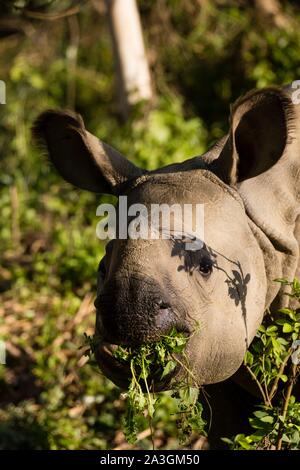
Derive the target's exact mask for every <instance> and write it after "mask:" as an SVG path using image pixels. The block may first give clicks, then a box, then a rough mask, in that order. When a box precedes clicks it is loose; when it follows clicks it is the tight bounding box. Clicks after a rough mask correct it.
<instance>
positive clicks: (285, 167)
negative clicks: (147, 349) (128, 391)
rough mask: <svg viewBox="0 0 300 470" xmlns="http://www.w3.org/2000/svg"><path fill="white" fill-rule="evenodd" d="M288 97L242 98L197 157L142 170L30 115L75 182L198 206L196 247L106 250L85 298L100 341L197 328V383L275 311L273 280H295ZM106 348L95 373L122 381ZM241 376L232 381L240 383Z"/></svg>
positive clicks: (222, 374)
mask: <svg viewBox="0 0 300 470" xmlns="http://www.w3.org/2000/svg"><path fill="white" fill-rule="evenodd" d="M291 93H292V90H291V89H290V88H289V87H286V88H285V89H276V88H268V89H264V90H260V91H253V92H250V93H248V94H247V95H246V96H245V97H243V98H242V99H240V100H238V102H237V103H235V104H234V106H233V107H232V110H231V116H230V129H229V133H228V135H227V136H225V137H224V138H223V139H221V140H220V141H219V142H218V143H217V144H216V145H215V146H214V147H213V148H212V149H210V150H209V151H208V152H207V153H206V154H205V155H203V156H201V157H195V158H193V159H190V160H187V161H185V162H183V163H181V164H174V165H170V166H167V167H164V168H161V169H158V170H155V171H152V172H146V171H145V170H141V169H139V168H137V167H136V166H134V165H133V164H132V163H130V162H129V161H128V160H126V159H125V158H124V157H123V156H121V155H120V154H119V153H118V152H116V151H115V150H114V149H112V148H111V147H109V146H107V145H106V144H104V143H101V142H100V141H99V140H98V139H97V138H96V137H94V136H93V135H92V134H90V133H89V132H88V131H87V130H86V129H85V128H84V124H83V122H82V120H81V118H80V117H79V116H75V115H72V114H71V113H63V112H55V111H48V112H45V113H43V114H42V115H41V116H40V118H39V119H38V120H37V122H36V125H35V129H34V132H35V135H36V136H37V137H38V139H39V140H41V141H42V142H43V143H44V144H45V145H46V147H47V150H48V153H49V156H50V159H51V161H52V162H53V164H54V166H55V167H56V169H57V170H58V171H59V172H60V173H61V175H62V176H63V177H64V178H65V179H66V180H67V181H69V182H70V183H72V184H74V185H75V186H78V187H79V188H83V189H87V190H90V191H94V192H99V193H102V192H104V193H110V194H115V195H117V196H118V195H127V196H128V198H129V200H128V204H130V203H143V204H145V205H146V206H148V205H149V204H151V203H163V202H165V203H169V204H174V203H180V204H183V203H194V204H196V203H203V204H204V208H205V240H204V241H205V246H204V248H203V249H202V250H201V252H198V253H197V252H196V253H194V254H193V255H191V254H187V253H186V252H184V250H182V247H181V246H180V244H178V242H173V241H172V240H114V241H112V242H110V243H109V244H108V246H107V253H106V256H105V258H104V260H102V262H101V264H100V269H99V281H98V292H97V299H96V302H95V305H96V308H97V320H96V332H97V333H98V334H101V336H102V337H103V338H104V340H105V341H106V343H107V345H109V344H111V343H113V344H139V343H141V342H146V341H153V340H156V339H159V338H160V337H161V335H163V334H165V333H167V332H168V331H169V330H170V329H171V328H172V327H173V326H175V327H176V328H177V330H179V331H184V332H187V333H190V332H192V331H193V329H194V327H195V322H198V323H199V324H200V329H199V332H197V334H195V335H194V336H193V337H192V339H191V340H190V341H189V344H188V351H187V352H188V356H189V358H190V364H191V366H192V369H193V374H194V375H195V376H196V378H197V383H198V384H199V385H200V384H201V385H203V384H204V385H207V384H215V383H218V382H222V381H225V380H226V379H228V378H230V377H231V376H233V375H234V374H235V373H236V371H237V370H238V369H239V367H240V366H241V364H242V361H243V357H244V354H245V351H246V350H247V348H248V346H249V345H250V343H251V341H252V340H253V338H254V336H255V333H256V331H257V329H258V327H259V325H260V323H261V321H262V319H263V315H264V312H265V310H266V309H267V308H269V307H271V308H274V309H275V308H278V307H282V306H284V305H286V302H287V300H288V297H287V296H284V295H283V293H284V291H283V289H282V288H280V285H279V284H278V283H275V282H274V279H276V278H282V277H284V278H287V279H290V280H291V279H293V278H294V277H295V275H298V277H300V264H299V242H300V216H299V214H300V203H299V200H300V194H299V188H300V184H299V183H300V129H299V127H300V105H298V106H297V105H294V104H293V103H292V100H291ZM150 151H151V149H149V152H150ZM211 268H212V269H211ZM107 351H108V348H107V347H104V348H102V349H101V350H99V351H98V354H97V357H98V362H99V365H100V368H102V370H103V371H104V372H105V373H106V375H108V376H109V377H110V378H112V379H113V380H114V381H115V382H116V383H117V384H119V385H121V386H122V385H124V384H125V383H126V379H127V376H128V373H127V371H124V370H123V368H122V367H121V366H120V365H119V364H118V363H116V361H115V360H113V359H112V358H111V355H110V354H109V353H108V352H107ZM179 373H180V372H179ZM242 375H243V374H242V373H240V372H239V373H237V374H235V375H234V380H235V381H236V382H239V383H242V384H243V386H244V387H245V379H244V378H243V376H242ZM226 383H227V382H225V384H226ZM168 385H169V384H166V383H165V384H158V385H157V387H158V388H159V387H160V386H161V387H167V386H168ZM214 387H215V388H214ZM226 387H227V388H226ZM230 387H232V385H229V389H230ZM249 387H250V385H249ZM246 388H247V384H246ZM225 389H226V390H228V386H227V385H226V386H225ZM225 389H223V391H224V390H225ZM210 390H212V394H213V397H212V401H213V402H214V401H215V400H214V395H215V391H217V392H216V393H217V395H218V394H219V395H218V396H222V397H223V399H225V398H224V397H225V395H226V393H227V392H226V393H225V392H224V394H223V391H222V388H221V389H220V387H219V385H217V386H212V385H211V386H210ZM228 396H229V399H230V397H233V396H234V392H233V391H232V390H231V389H230V390H229V392H228ZM235 401H236V403H237V402H238V399H236V400H235ZM241 402H243V399H242V400H241ZM217 406H218V405H216V407H217ZM222 406H223V408H224V404H223V405H222ZM225 408H226V406H225ZM230 408H232V407H228V409H230ZM231 412H232V410H231ZM218 413H219V412H218V411H217V412H216V416H217V421H218V419H219V418H218V416H220V413H219V414H218ZM224 416H225V415H224ZM224 419H225V418H224ZM224 419H223V421H224ZM219 421H220V420H219ZM219 421H218V426H219V425H220V422H219ZM225 428H226V426H225ZM229 428H230V426H229ZM226 429H227V428H226ZM228 432H229V430H228Z"/></svg>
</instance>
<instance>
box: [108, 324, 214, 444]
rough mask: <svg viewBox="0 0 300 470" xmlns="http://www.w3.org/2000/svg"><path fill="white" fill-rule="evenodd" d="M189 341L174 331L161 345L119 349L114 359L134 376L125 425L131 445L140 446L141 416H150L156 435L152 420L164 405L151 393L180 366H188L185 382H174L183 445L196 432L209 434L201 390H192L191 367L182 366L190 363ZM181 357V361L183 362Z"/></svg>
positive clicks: (182, 380)
mask: <svg viewBox="0 0 300 470" xmlns="http://www.w3.org/2000/svg"><path fill="white" fill-rule="evenodd" d="M188 339H189V338H188V337H187V336H185V335H184V334H180V333H177V332H176V330H175V329H173V330H172V331H171V332H170V333H169V334H168V335H165V336H163V337H162V338H161V339H160V341H157V342H154V343H147V344H144V345H141V346H139V347H138V348H129V347H126V348H125V347H123V346H119V347H118V348H117V349H116V351H115V352H114V357H115V358H116V359H117V360H118V361H120V362H121V363H123V364H125V365H127V366H128V367H129V369H130V373H131V379H130V383H129V387H128V391H127V393H126V397H127V410H126V414H125V421H124V429H125V431H124V432H125V437H126V439H127V440H128V442H130V443H135V442H136V439H137V433H138V431H139V424H140V422H139V417H140V415H141V413H146V414H147V417H148V419H149V420H150V429H151V432H152V433H153V430H152V420H153V418H154V414H155V413H156V411H157V407H158V406H159V404H160V397H159V395H158V394H154V393H153V392H151V389H152V388H153V384H152V382H155V381H156V382H160V381H164V380H166V379H167V378H168V377H170V374H172V372H174V370H175V368H176V366H177V365H178V364H180V365H181V366H182V365H183V366H184V369H185V370H184V378H183V379H181V380H179V381H178V380H176V382H174V381H172V382H171V383H172V385H171V387H172V389H173V392H172V394H171V396H172V397H173V398H174V399H175V401H176V407H177V414H178V419H177V425H178V430H179V431H180V442H182V443H184V442H185V441H187V440H188V439H189V438H190V436H191V434H192V432H193V431H196V432H198V433H200V434H201V433H202V434H205V431H204V427H205V421H204V420H203V418H202V405H201V403H200V402H198V394H199V390H198V389H197V388H194V387H193V386H192V383H193V379H192V373H191V372H190V371H189V368H188V365H185V364H183V363H182V360H184V361H185V362H186V356H185V355H184V349H185V347H186V344H187V341H188ZM178 356H179V357H181V360H180V359H179V358H178ZM152 440H153V435H152Z"/></svg>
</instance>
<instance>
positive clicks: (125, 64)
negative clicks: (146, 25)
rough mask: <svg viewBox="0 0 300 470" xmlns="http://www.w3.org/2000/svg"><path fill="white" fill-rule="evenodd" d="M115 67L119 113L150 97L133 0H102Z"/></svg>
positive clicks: (143, 48)
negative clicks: (104, 5) (110, 36)
mask: <svg viewBox="0 0 300 470" xmlns="http://www.w3.org/2000/svg"><path fill="white" fill-rule="evenodd" d="M106 6H107V12H108V16H109V22H110V30H111V35H112V41H113V48H114V54H115V62H116V68H117V82H118V83H117V85H118V94H119V100H120V111H121V114H122V116H123V117H124V118H125V119H126V118H127V117H128V115H129V112H130V107H131V106H132V105H134V104H136V103H138V102H140V101H143V100H145V101H150V100H151V99H152V97H153V94H152V87H151V77H150V70H149V65H148V61H147V57H146V51H145V46H144V40H143V33H142V26H141V20H140V15H139V12H138V8H137V4H136V0H106Z"/></svg>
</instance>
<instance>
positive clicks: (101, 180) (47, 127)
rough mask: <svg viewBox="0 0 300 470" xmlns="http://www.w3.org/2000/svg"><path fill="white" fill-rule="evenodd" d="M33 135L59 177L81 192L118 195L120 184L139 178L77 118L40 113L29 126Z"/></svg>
mask: <svg viewBox="0 0 300 470" xmlns="http://www.w3.org/2000/svg"><path fill="white" fill-rule="evenodd" d="M33 135H34V137H35V139H36V140H37V141H38V143H39V144H41V146H42V147H44V148H45V149H46V151H47V153H48V154H49V157H50V160H51V162H52V163H53V164H54V166H55V168H56V169H57V170H58V172H59V173H60V174H61V175H62V177H63V178H64V179H65V180H66V181H68V182H69V183H71V184H74V185H75V186H77V187H79V188H81V189H87V190H89V191H93V192H99V193H108V194H118V192H119V188H120V186H121V185H122V183H125V182H126V181H127V180H128V179H130V178H134V177H137V176H139V175H141V174H142V170H140V169H139V168H137V167H136V166H135V165H134V164H133V163H131V162H130V161H128V160H127V159H126V158H125V157H123V156H122V155H121V154H120V153H119V152H117V151H116V150H114V149H113V148H112V147H110V146H109V145H107V144H105V143H104V142H101V141H100V140H99V139H98V138H97V137H95V136H94V135H92V134H90V132H88V131H87V130H86V129H85V127H84V123H83V120H82V118H81V116H80V115H78V114H75V113H73V112H70V111H53V110H49V111H46V112H44V113H42V114H41V115H40V116H39V117H38V118H37V120H36V122H35V124H34V126H33Z"/></svg>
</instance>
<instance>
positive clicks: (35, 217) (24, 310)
mask: <svg viewBox="0 0 300 470" xmlns="http://www.w3.org/2000/svg"><path fill="white" fill-rule="evenodd" d="M137 4H138V8H139V13H140V17H141V21H142V28H143V35H144V40H145V46H146V52H147V61H148V65H149V68H150V71H151V78H152V90H153V97H152V99H151V102H150V103H149V102H148V103H144V104H143V105H136V106H133V107H132V109H131V112H130V114H129V116H128V115H126V119H124V112H123V111H124V110H122V108H120V102H119V100H118V94H117V86H116V83H117V80H116V79H117V73H116V69H115V64H114V53H113V48H112V41H111V35H110V30H109V21H108V17H107V12H106V5H107V2H105V1H104V0H103V1H102V0H93V1H82V2H80V1H77V2H74V1H73V2H72V1H64V0H60V1H55V0H54V1H53V0H52V1H51V0H48V1H46V0H35V1H33V0H31V1H30V0H27V1H26V0H16V1H12V0H9V1H4V0H2V1H0V18H1V20H0V79H1V80H3V81H5V83H6V93H7V97H6V104H5V105H0V155H1V157H0V214H1V216H0V240H1V242H0V297H1V302H0V339H1V340H4V341H5V342H6V345H7V364H6V365H5V366H4V365H2V366H1V365H0V449H24V448H26V449H112V448H123V449H125V448H130V447H132V446H129V445H128V444H127V443H126V442H125V441H124V437H123V434H122V431H121V427H122V426H121V423H122V416H123V414H124V399H123V398H122V396H120V391H119V390H118V389H117V388H116V387H115V386H114V385H113V384H112V383H111V382H109V381H108V380H106V379H105V378H104V377H103V376H101V375H100V374H99V372H97V370H95V369H94V368H93V366H92V365H91V364H87V363H86V360H87V359H86V358H85V357H84V356H82V350H80V346H81V345H82V343H83V333H84V332H86V333H88V334H92V333H93V324H94V309H93V300H94V296H95V284H96V270H97V266H98V262H99V259H100V257H101V256H102V253H103V245H102V244H101V243H100V241H99V240H98V239H97V238H96V236H95V228H96V224H97V218H96V215H95V211H96V207H97V205H98V204H99V203H100V202H101V201H103V200H108V197H107V196H103V197H99V196H97V195H93V194H88V193H85V192H83V191H77V190H74V189H73V188H71V187H70V186H69V185H67V184H65V183H63V182H62V180H61V178H60V177H58V176H57V175H56V173H55V172H54V171H53V170H52V169H51V168H50V166H49V165H48V163H47V161H46V159H43V158H42V157H41V156H40V154H39V152H38V151H37V150H36V149H35V148H34V146H33V145H32V142H31V135H30V127H31V125H32V123H33V121H34V119H35V117H36V116H37V115H38V113H39V112H41V111H42V110H45V109H46V108H49V107H50V108H66V107H67V108H73V109H75V110H76V111H78V112H80V113H81V114H82V116H83V117H84V119H85V122H86V126H87V128H88V129H89V130H90V131H92V132H93V133H94V134H96V135H98V136H99V137H101V138H102V139H103V140H104V141H107V142H108V143H110V144H111V145H113V146H114V147H116V148H117V149H119V150H120V151H121V152H122V153H124V154H125V155H127V156H128V158H130V159H132V160H133V161H134V162H135V163H137V164H138V165H140V166H143V167H147V168H150V169H153V168H156V167H158V166H160V165H164V164H167V163H170V162H174V161H181V160H184V159H185V158H188V157H191V156H193V155H196V154H201V153H203V152H204V151H206V150H207V148H208V147H209V146H210V145H211V144H212V143H214V142H215V141H216V140H217V139H218V138H219V137H221V136H222V135H223V134H224V133H225V132H226V130H227V123H228V116H229V108H230V104H231V103H232V102H233V101H234V100H235V99H236V98H237V97H239V96H240V95H241V94H242V93H244V92H246V91H248V90H249V89H251V88H254V87H264V86H266V85H270V84H271V85H282V84H285V83H288V82H292V81H293V80H296V79H300V5H299V2H298V1H296V0H294V1H287V0H285V1H281V2H279V1H277V0H251V1H248V0H237V1H233V0H211V1H209V0H138V2H137ZM128 48H129V51H130V41H129V42H128ZM161 400H162V402H163V404H164V406H163V407H161V409H160V412H159V413H158V414H157V416H156V417H155V429H156V431H155V444H156V447H157V448H168V449H172V448H176V447H178V441H177V439H176V425H175V420H176V417H175V416H172V404H171V401H170V399H169V397H168V395H167V394H165V395H163V396H162V398H161ZM145 427H147V425H145ZM148 436H149V430H147V429H146V431H145V432H144V433H143V434H142V435H140V436H139V437H140V440H139V442H138V444H137V446H135V448H150V447H151V443H150V441H149V439H148ZM195 446H197V443H196V444H195Z"/></svg>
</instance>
